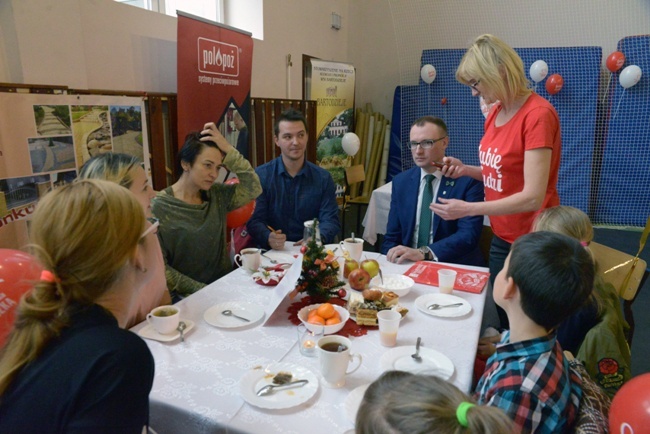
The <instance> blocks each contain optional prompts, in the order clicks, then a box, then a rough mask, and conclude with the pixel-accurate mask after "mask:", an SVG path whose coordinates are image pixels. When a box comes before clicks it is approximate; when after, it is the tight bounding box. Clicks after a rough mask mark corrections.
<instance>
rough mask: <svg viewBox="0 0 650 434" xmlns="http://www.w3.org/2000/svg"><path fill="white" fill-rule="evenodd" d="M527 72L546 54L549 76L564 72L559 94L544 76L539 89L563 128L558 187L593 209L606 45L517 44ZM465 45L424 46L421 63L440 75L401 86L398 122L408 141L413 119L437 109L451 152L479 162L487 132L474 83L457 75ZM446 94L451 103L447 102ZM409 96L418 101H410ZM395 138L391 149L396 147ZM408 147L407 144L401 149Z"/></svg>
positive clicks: (570, 201) (565, 198)
mask: <svg viewBox="0 0 650 434" xmlns="http://www.w3.org/2000/svg"><path fill="white" fill-rule="evenodd" d="M516 50H517V52H518V53H519V55H520V56H521V58H522V60H523V61H524V68H525V71H526V74H527V75H528V71H529V69H530V65H531V64H532V63H533V62H535V61H536V60H539V59H542V60H544V61H545V62H546V63H547V64H548V66H549V76H550V75H551V74H555V73H558V74H560V75H562V77H563V78H564V87H563V89H562V90H561V91H560V92H559V93H558V94H556V95H553V96H551V95H549V94H548V93H547V92H546V89H545V87H544V83H545V80H543V81H541V82H540V83H539V84H538V86H537V89H536V90H537V92H538V93H539V94H540V95H541V96H543V97H545V98H547V99H549V98H550V101H551V103H552V104H553V105H554V106H555V108H556V110H557V111H558V114H559V117H560V124H561V128H562V162H561V167H560V174H559V183H558V190H559V193H560V199H561V201H562V203H563V204H565V205H572V206H575V207H577V208H580V209H582V210H584V211H588V205H589V195H590V190H591V172H592V157H593V153H594V143H595V131H596V108H597V103H598V83H599V74H600V63H601V59H602V50H601V48H600V47H564V48H522V49H516ZM464 53H465V50H424V51H423V53H422V62H421V64H422V65H425V64H431V65H433V66H434V67H435V68H436V71H437V76H436V78H435V80H434V81H433V83H431V84H426V83H424V82H423V81H422V80H421V79H420V81H419V83H420V84H419V86H417V89H413V88H414V86H402V91H401V105H400V107H401V110H400V111H399V112H396V111H395V110H394V112H393V125H395V124H396V123H398V121H397V119H400V118H399V117H397V116H400V117H401V126H402V128H401V137H402V141H403V142H404V143H406V141H408V133H409V130H410V125H411V123H412V122H413V121H414V120H415V119H417V118H418V117H420V116H423V115H427V114H429V115H434V116H438V117H441V118H443V119H444V120H445V122H446V123H447V127H448V129H449V135H450V138H451V141H450V144H449V148H448V150H447V154H448V155H451V156H454V157H457V158H460V159H461V160H462V161H463V162H465V163H467V164H471V165H478V163H479V160H478V145H479V142H480V140H481V137H482V136H483V123H484V118H483V115H482V113H481V111H480V107H479V101H478V99H477V98H475V97H472V95H471V90H470V88H469V87H467V86H465V85H462V84H460V83H459V82H457V81H456V78H455V73H456V68H457V67H458V65H459V64H460V60H461V58H462V56H463V54H464ZM443 98H446V101H447V103H446V104H445V105H443V104H442V99H443ZM406 101H415V104H414V105H413V104H412V105H411V106H408V105H406V103H405V102H406ZM395 146H397V144H396V143H394V141H393V138H391V152H393V154H391V155H395V154H394V152H396V151H397V149H396V148H394V147H395ZM402 150H403V149H402ZM404 158H405V159H406V160H407V161H405V162H404V167H405V168H406V167H410V166H411V165H412V163H410V164H407V162H408V160H410V153H408V154H406V155H405V157H404ZM393 175H394V174H393Z"/></svg>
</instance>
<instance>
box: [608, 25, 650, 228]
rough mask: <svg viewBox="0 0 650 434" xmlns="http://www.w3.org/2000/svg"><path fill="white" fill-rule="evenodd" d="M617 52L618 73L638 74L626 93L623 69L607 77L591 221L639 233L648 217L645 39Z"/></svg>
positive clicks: (649, 46)
mask: <svg viewBox="0 0 650 434" xmlns="http://www.w3.org/2000/svg"><path fill="white" fill-rule="evenodd" d="M617 49H618V51H620V52H622V53H623V54H625V64H624V65H623V68H625V67H627V66H629V65H637V66H639V67H640V68H641V71H642V72H643V74H642V76H641V80H640V81H639V82H638V83H637V84H636V85H635V86H632V87H630V88H628V89H624V88H623V87H622V86H621V85H620V83H619V74H620V72H621V71H622V70H623V68H621V70H619V71H618V72H617V73H615V74H613V75H612V79H611V83H610V86H609V92H608V95H609V97H610V99H609V104H608V113H607V117H608V119H607V132H606V136H605V149H604V155H603V165H602V168H601V171H600V178H599V179H600V183H599V189H598V192H597V195H596V197H597V200H596V217H597V218H600V219H602V220H603V222H605V223H609V224H617V225H629V226H640V227H643V226H644V225H645V223H646V220H647V218H648V216H650V36H648V35H644V36H631V37H626V38H624V39H621V40H620V41H619V43H618V48H617ZM607 72H608V74H609V71H607Z"/></svg>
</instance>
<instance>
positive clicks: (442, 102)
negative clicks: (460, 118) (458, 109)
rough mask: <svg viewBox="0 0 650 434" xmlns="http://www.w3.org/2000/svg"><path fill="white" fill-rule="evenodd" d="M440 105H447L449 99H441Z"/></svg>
mask: <svg viewBox="0 0 650 434" xmlns="http://www.w3.org/2000/svg"><path fill="white" fill-rule="evenodd" d="M440 104H442V105H445V104H447V97H444V98H443V99H441V100H440Z"/></svg>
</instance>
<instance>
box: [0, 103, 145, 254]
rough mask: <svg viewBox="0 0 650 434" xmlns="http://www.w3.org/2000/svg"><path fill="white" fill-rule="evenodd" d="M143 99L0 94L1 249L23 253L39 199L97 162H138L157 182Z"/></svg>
mask: <svg viewBox="0 0 650 434" xmlns="http://www.w3.org/2000/svg"><path fill="white" fill-rule="evenodd" d="M143 114H144V102H143V101H142V98H135V97H120V96H102V95H43V94H25V93H0V248H5V249H23V248H24V247H25V245H26V244H27V243H28V233H27V231H28V222H29V219H30V215H31V214H32V213H33V212H34V209H35V206H36V203H37V202H38V199H39V198H40V197H42V196H43V195H44V194H46V193H47V192H48V191H49V190H50V189H52V188H56V187H57V186H59V185H63V184H65V183H68V182H71V181H73V180H74V179H75V178H76V177H77V171H78V170H79V169H80V168H81V166H82V165H83V164H84V163H85V162H86V161H88V160H89V159H90V158H91V157H93V156H95V155H99V154H101V153H105V152H111V151H112V152H121V153H125V154H130V155H134V156H136V157H138V158H139V159H141V160H142V161H143V163H144V167H145V171H146V172H147V174H148V175H149V178H151V168H150V165H149V145H148V138H147V126H146V117H145V116H144V115H143Z"/></svg>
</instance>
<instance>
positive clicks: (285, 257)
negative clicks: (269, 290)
mask: <svg viewBox="0 0 650 434" xmlns="http://www.w3.org/2000/svg"><path fill="white" fill-rule="evenodd" d="M271 259H273V260H274V261H276V262H277V264H274V263H272V262H271ZM295 260H296V258H294V257H293V255H292V254H290V253H286V252H278V251H277V250H269V251H266V252H264V256H262V267H273V266H275V265H278V264H293V261H295Z"/></svg>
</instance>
